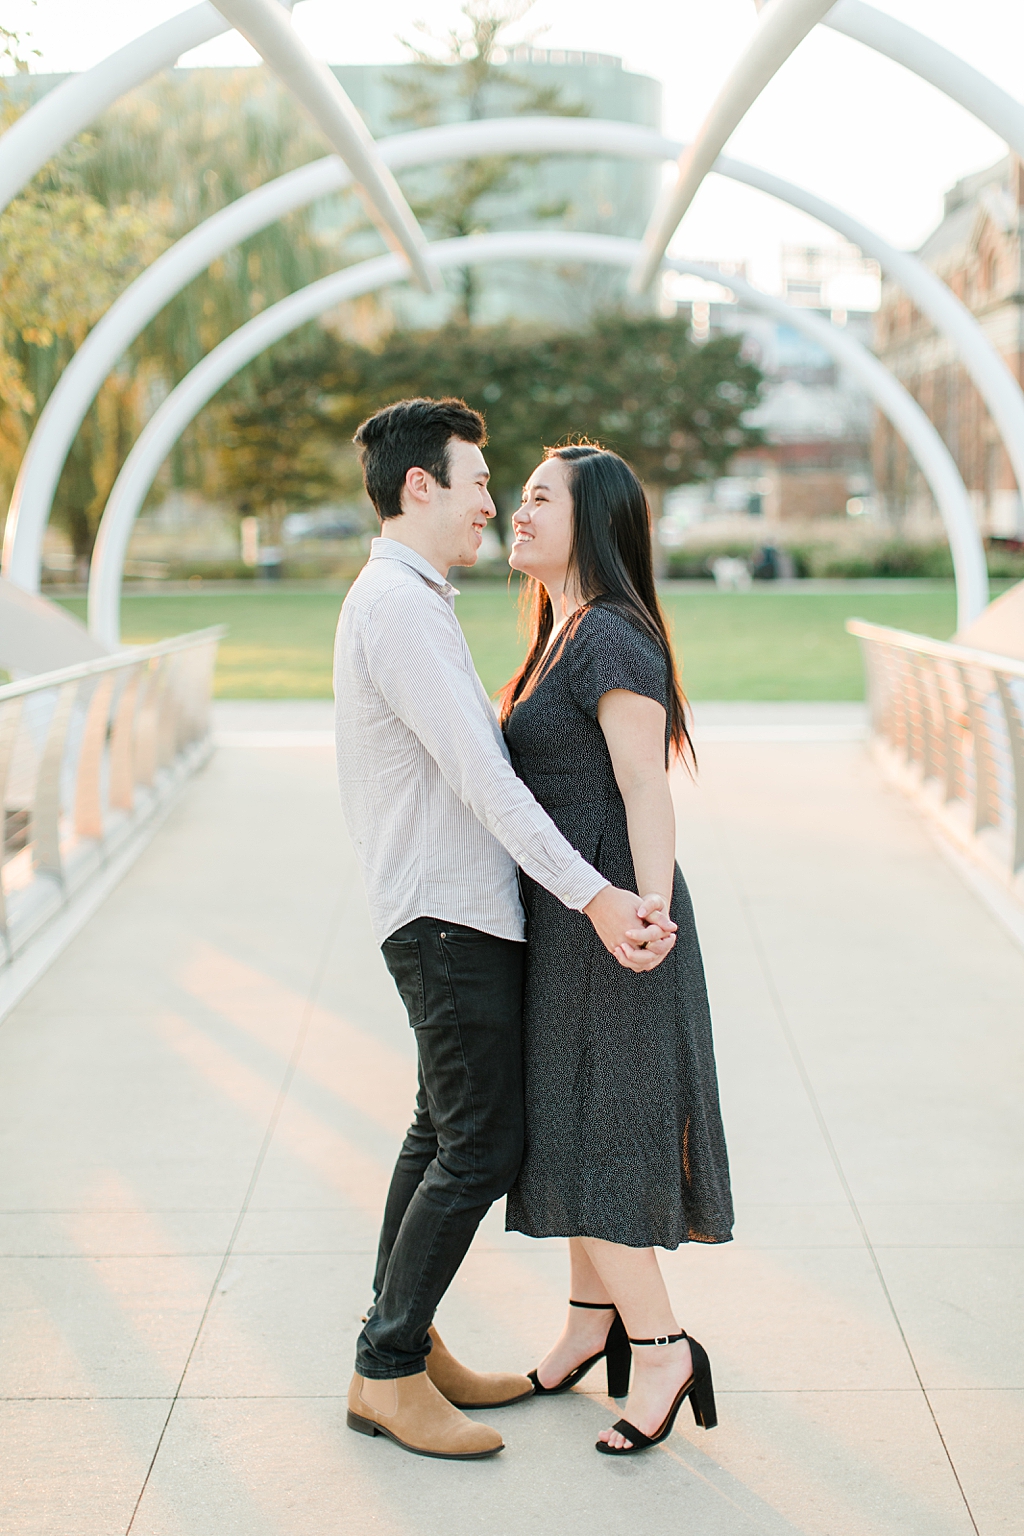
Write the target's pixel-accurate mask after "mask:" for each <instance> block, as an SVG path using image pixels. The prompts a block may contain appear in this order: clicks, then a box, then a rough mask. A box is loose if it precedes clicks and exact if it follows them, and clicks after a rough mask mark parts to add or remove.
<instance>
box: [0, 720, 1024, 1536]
mask: <svg viewBox="0 0 1024 1536" xmlns="http://www.w3.org/2000/svg"><path fill="white" fill-rule="evenodd" d="M706 719H707V720H708V721H710V726H709V729H708V732H707V735H708V738H709V739H707V740H706V741H705V744H704V746H703V749H702V754H701V755H702V775H701V785H700V787H699V788H694V787H693V786H691V785H689V784H688V783H686V782H685V781H683V780H680V782H679V785H678V806H679V846H680V858H681V862H682V864H683V867H684V869H685V871H686V873H687V876H688V878H689V880H690V882H691V885H692V888H693V892H694V897H695V902H696V907H697V914H698V920H699V923H700V928H701V933H702V938H703V943H704V946H705V953H706V959H707V964H708V971H709V977H710V984H711V991H712V1001H713V1006H714V1013H715V1021H716V1032H717V1042H718V1052H719V1063H720V1070H721V1078H722V1090H723V1103H724V1110H725V1116H726V1129H727V1133H728V1137H729V1144H730V1150H731V1155H732V1162H733V1173H734V1184H735V1192H736V1196H737V1208H738V1224H737V1238H736V1242H735V1243H734V1244H732V1245H730V1246H727V1247H722V1248H715V1249H707V1248H694V1249H692V1250H686V1249H683V1250H681V1251H680V1252H678V1253H677V1254H674V1255H670V1256H669V1257H668V1259H667V1270H668V1273H669V1275H670V1277H671V1285H672V1288H673V1291H674V1295H675V1297H676V1298H677V1301H678V1311H679V1316H680V1319H681V1321H682V1322H683V1323H684V1325H685V1326H686V1327H687V1328H689V1329H690V1330H691V1331H692V1332H693V1333H694V1334H695V1335H696V1336H697V1337H698V1338H700V1339H701V1340H702V1341H703V1342H704V1343H705V1345H706V1346H707V1348H708V1349H709V1352H710V1354H711V1358H712V1362H713V1364H714V1367H715V1371H716V1380H717V1386H718V1393H719V1410H720V1419H721V1426H720V1428H719V1429H717V1430H716V1431H714V1432H712V1433H710V1434H705V1433H704V1432H698V1431H696V1430H695V1428H694V1426H693V1423H692V1420H689V1419H688V1417H686V1416H684V1417H681V1418H680V1420H679V1425H678V1426H677V1430H676V1433H675V1434H674V1435H673V1436H672V1438H671V1440H670V1442H669V1443H668V1444H667V1445H666V1446H665V1447H664V1448H662V1449H660V1450H658V1451H656V1452H652V1453H651V1454H649V1455H648V1456H647V1457H646V1458H643V1459H641V1460H639V1461H631V1462H627V1463H616V1464H610V1463H608V1462H606V1461H604V1460H599V1458H598V1457H597V1456H596V1455H595V1454H594V1452H593V1451H592V1450H591V1448H590V1447H591V1441H592V1440H593V1437H594V1434H595V1432H596V1430H597V1429H598V1428H599V1427H600V1426H601V1425H602V1424H603V1423H605V1422H606V1421H607V1419H608V1417H609V1403H608V1401H607V1400H606V1399H604V1398H603V1397H602V1396H601V1390H602V1389H603V1386H604V1381H603V1372H602V1371H601V1370H596V1371H595V1372H594V1373H593V1378H594V1379H593V1380H591V1381H590V1382H589V1383H588V1385H589V1387H590V1390H589V1391H587V1392H580V1393H576V1394H574V1395H572V1396H571V1397H569V1398H568V1399H566V1398H562V1399H557V1400H554V1401H549V1402H539V1401H537V1402H531V1403H527V1404H524V1405H522V1406H520V1407H516V1408H512V1409H509V1410H506V1411H504V1412H502V1413H496V1414H495V1415H494V1416H493V1421H494V1422H495V1423H500V1425H501V1427H502V1430H503V1432H504V1434H505V1438H506V1441H507V1450H506V1451H505V1452H504V1454H503V1455H502V1456H500V1457H499V1458H497V1459H496V1460H494V1461H493V1462H484V1463H474V1464H471V1465H468V1466H461V1467H455V1466H452V1465H450V1464H445V1463H440V1462H431V1461H426V1460H421V1459H419V1458H414V1457H411V1456H408V1455H406V1454H404V1453H402V1452H401V1451H400V1450H399V1449H398V1448H396V1447H394V1446H392V1445H390V1444H388V1443H387V1442H385V1441H383V1440H367V1439H364V1438H362V1437H361V1436H356V1435H353V1434H351V1433H349V1432H348V1431H346V1429H345V1427H344V1393H345V1388H346V1385H347V1381H348V1377H349V1372H350V1368H351V1355H352V1342H353V1339H354V1336H355V1333H356V1331H357V1328H358V1319H359V1313H360V1310H361V1309H362V1307H363V1306H364V1305H365V1303H366V1300H367V1284H368V1280H369V1273H370V1265H371V1252H372V1249H373V1245H374V1237H375V1229H376V1224H377V1218H378V1213H379V1210H380V1205H381V1200H382V1196H383V1192H384V1188H385V1184H386V1180H387V1177H388V1172H389V1166H390V1163H391V1160H392V1157H393V1154H394V1151H395V1148H396V1145H397V1142H398V1139H399V1137H400V1135H401V1132H402V1130H403V1128H404V1124H405V1119H406V1116H407V1113H408V1109H409V1103H410V1098H411V1092H412V1084H413V1058H412V1050H411V1042H410V1038H409V1032H408V1029H407V1027H406V1025H405V1023H404V1021H403V1016H402V1013H401V1009H400V1007H399V1004H398V1000H397V997H396V996H395V994H394V991H393V988H392V986H391V983H390V980H389V978H388V976H387V974H386V972H385V971H384V967H383V964H382V962H381V960H380V957H379V955H378V954H377V952H376V951H375V950H374V948H373V945H372V943H371V940H370V936H369V932H368V928H367V923H366V917H365V912H364V906H363V899H362V893H361V889H360V885H359V881H358V876H357V874H356V872H355V870H354V868H353V862H352V857H351V855H350V852H349V850H348V845H347V842H346V841H345V838H344V834H343V831H342V828H341V823H340V816H339V810H338V805H337V794H336V789H335V785H334V779H333V766H332V760H331V753H330V750H329V748H328V747H327V746H326V745H325V744H324V741H323V737H322V736H321V734H320V732H321V730H322V727H323V725H324V721H323V720H322V718H321V712H320V711H319V710H318V707H317V706H307V707H305V708H304V709H303V710H300V711H299V712H298V713H297V714H295V715H294V716H290V715H289V714H288V711H287V710H285V711H283V712H282V711H281V710H277V711H275V710H274V709H273V708H270V709H267V710H265V711H263V712H261V711H260V709H259V708H258V707H256V706H252V707H247V708H246V709H244V710H242V711H241V713H239V712H237V711H236V712H235V714H234V716H233V717H232V718H229V719H228V720H227V726H228V730H229V733H230V734H228V736H227V737H226V740H227V741H228V742H229V743H230V745H225V746H223V747H222V749H221V750H220V752H219V753H218V755H217V757H216V758H215V760H214V761H213V762H212V764H211V765H210V766H209V768H208V769H207V770H206V771H205V772H204V774H203V775H202V776H201V778H200V779H199V780H198V781H197V782H196V783H195V784H194V785H193V786H192V787H191V789H190V790H189V792H188V794H187V796H186V797H185V799H184V801H183V802H182V803H181V804H180V805H179V807H178V808H177V809H176V811H175V812H174V813H173V815H172V817H171V818H170V820H169V821H168V822H167V823H166V824H165V826H164V827H163V829H162V830H161V831H160V833H159V834H158V835H157V838H156V840H155V841H154V843H153V844H152V845H151V846H150V847H149V849H148V850H147V851H146V852H145V853H144V855H143V856H142V858H141V859H140V860H139V862H138V864H137V865H136V866H135V867H134V869H133V870H132V871H131V873H130V874H129V876H128V877H127V878H126V879H125V881H124V882H123V884H122V885H121V886H120V887H119V889H118V890H117V891H116V892H115V893H114V895H113V896H112V897H111V898H110V899H109V900H108V901H107V903H106V905H105V906H104V907H103V908H102V909H101V911H100V912H99V913H98V914H97V916H96V917H95V918H94V919H93V920H92V921H91V923H90V924H89V925H88V927H87V928H86V929H85V930H84V931H83V932H82V934H81V935H80V936H79V937H78V939H77V940H76V941H75V942H74V943H73V945H72V946H71V947H70V948H69V949H68V950H67V951H66V952H65V953H64V955H63V956H62V957H61V958H60V959H59V961H58V962H57V963H56V964H55V965H54V967H53V968H52V969H51V971H50V972H49V973H48V974H47V975H46V976H45V977H44V979H43V980H42V981H41V982H40V983H39V984H38V985H37V987H36V988H35V990H34V991H33V992H32V993H31V994H30V996H29V997H28V998H26V1000H25V1001H24V1002H23V1003H22V1004H21V1005H20V1007H19V1008H18V1009H17V1011H16V1012H15V1013H14V1014H13V1015H12V1016H11V1017H10V1018H9V1019H8V1020H7V1022H6V1024H5V1025H4V1026H3V1028H2V1030H0V1127H2V1131H0V1137H2V1143H0V1145H2V1166H3V1173H2V1178H3V1188H4V1192H5V1193H4V1196H3V1201H2V1204H3V1207H4V1212H3V1215H2V1216H0V1238H2V1246H0V1252H2V1253H3V1255H5V1257H3V1258H2V1259H0V1266H2V1273H3V1284H2V1286H0V1308H2V1311H3V1320H2V1321H3V1330H2V1331H3V1337H4V1343H3V1350H2V1354H3V1360H2V1365H0V1373H2V1388H0V1395H2V1399H3V1400H2V1402H0V1445H2V1454H0V1464H2V1468H3V1470H2V1472H0V1478H2V1480H3V1482H4V1483H5V1484H6V1490H5V1500H4V1502H5V1504H6V1513H5V1515H4V1518H3V1521H2V1525H3V1530H4V1533H5V1536H22V1533H24V1536H112V1533H116V1532H124V1531H126V1530H127V1529H128V1527H129V1524H130V1523H131V1530H132V1533H133V1536H236V1533H237V1536H307V1533H308V1536H323V1533H324V1532H337V1533H342V1536H349V1533H352V1536H356V1533H359V1536H362V1533H365V1532H380V1533H382V1536H509V1533H519V1532H522V1533H527V1532H529V1533H530V1536H543V1533H545V1532H552V1533H554V1532H558V1533H564V1532H566V1531H572V1532H576V1531H580V1532H582V1531H585V1532H587V1533H588V1536H634V1533H635V1532H637V1531H638V1530H640V1531H645V1532H646V1531H658V1530H665V1531H676V1530H680V1529H686V1530H692V1531H700V1532H701V1533H703V1536H755V1533H756V1536H797V1533H800V1536H960V1533H963V1536H969V1533H970V1532H971V1531H972V1529H974V1530H977V1531H979V1532H981V1533H982V1536H996V1533H1010V1532H1011V1531H1016V1530H1019V1524H1018V1522H1019V1519H1020V1510H1021V1507H1022V1502H1024V1471H1022V1466H1021V1446H1022V1445H1024V1343H1022V1338H1021V1332H1020V1328H1019V1320H1020V1313H1021V1296H1020V1289H1021V1270H1022V1265H1021V1247H1022V1231H1024V1205H1022V1203H1021V1190H1020V1186H1019V1179H1018V1171H1019V1135H1020V1108H1019V1104H1020V1100H1019V1093H1018V1092H1017V1091H1016V1088H1015V1077H1016V1080H1017V1085H1019V1058H1020V1051H1021V1029H1020V1024H1021V1003H1020V1000H1021V998H1022V997H1024V953H1022V952H1021V950H1020V949H1019V948H1018V947H1017V946H1016V945H1015V944H1014V942H1013V941H1012V939H1011V938H1010V937H1009V935H1008V934H1007V933H1006V931H1005V930H1004V929H1003V928H1001V927H1000V926H999V924H998V923H997V921H996V920H995V919H994V918H993V917H992V916H991V915H990V913H989V911H988V910H987V909H986V908H985V907H983V906H982V905H981V904H980V902H979V900H978V898H977V897H976V896H975V895H974V893H973V892H972V891H971V890H969V889H968V888H967V887H966V886H964V885H963V884H961V882H960V880H959V878H958V876H957V875H956V874H955V873H954V872H953V871H952V870H951V869H950V867H949V866H948V865H947V864H946V863H945V862H944V860H943V859H942V858H941V856H940V855H939V854H938V852H937V851H936V850H935V848H934V846H933V845H932V843H931V842H930V841H929V837H928V835H927V833H926V831H925V829H924V828H923V826H922V824H921V822H920V821H919V820H918V819H917V817H916V816H915V814H914V813H913V812H912V811H911V810H910V809H909V807H908V806H907V805H906V804H905V803H904V801H903V800H902V799H901V798H900V797H899V796H898V795H897V794H896V793H894V792H892V791H890V790H888V789H886V788H885V787H883V786H882V785H881V783H880V782H879V781H878V779H877V777H876V775H875V772H874V770H873V768H872V767H871V765H870V763H869V762H868V760H867V758H866V756H865V753H864V750H863V747H862V746H861V745H860V744H859V743H857V742H856V741H852V740H850V739H849V737H850V736H851V735H853V734H855V732H854V731H851V730H850V728H849V718H848V716H844V715H843V712H842V711H841V710H839V711H836V710H832V711H831V712H830V711H828V710H825V711H824V712H818V713H817V714H815V712H814V710H813V708H812V709H808V708H807V707H805V708H804V710H803V712H802V713H801V712H800V711H797V712H796V714H794V713H793V712H792V711H790V712H789V713H788V714H787V712H786V711H785V709H782V710H780V711H775V712H774V713H773V712H772V711H771V710H769V711H763V712H762V713H761V715H760V716H759V717H758V719H759V722H760V723H759V724H758V725H757V729H753V728H752V727H751V728H749V729H748V727H749V726H750V719H749V712H748V713H747V714H744V713H743V709H742V707H740V709H739V712H738V713H737V712H735V711H734V712H732V713H729V712H727V711H726V712H723V711H722V710H721V709H719V711H718V712H717V713H715V712H714V711H711V710H709V711H708V712H707V715H706ZM773 720H774V721H776V722H778V721H779V720H782V721H783V724H785V725H786V729H785V730H779V731H775V730H774V729H773V726H772V721H773ZM794 721H797V722H798V724H799V721H804V722H805V725H806V727H807V728H806V729H801V728H796V727H794V723H793V722H794ZM815 722H817V723H815ZM755 723H757V722H755ZM281 726H294V727H295V728H296V729H295V730H293V731H291V733H289V732H288V731H284V732H282V733H280V734H275V733H277V732H278V728H279V727H281ZM260 732H265V734H259V733H260ZM773 734H775V735H780V734H781V735H783V736H785V735H788V736H789V737H790V738H792V737H794V736H795V737H797V738H800V737H801V736H803V737H817V738H818V739H811V740H808V739H803V740H801V739H795V740H794V739H790V740H785V741H779V740H772V739H770V738H771V737H772V735H773ZM751 736H753V737H755V738H759V739H755V740H750V739H749V738H750V737H751ZM744 737H746V738H748V739H744ZM766 737H767V738H769V739H765V738H766ZM844 737H845V738H846V739H843V738H844ZM730 738H731V739H730ZM273 741H278V742H280V743H282V745H279V746H277V747H274V746H272V745H269V743H271V742H273ZM609 1028H614V1020H609ZM563 1250H564V1245H563V1244H561V1243H557V1242H546V1243H535V1242H531V1241H529V1240H528V1239H524V1238H520V1237H515V1236H509V1237H507V1236H505V1234H504V1233H503V1232H502V1230H501V1224H500V1219H499V1216H498V1214H497V1213H492V1217H491V1218H489V1220H488V1222H487V1223H486V1226H485V1229H484V1230H483V1231H482V1232H481V1234H480V1236H479V1238H478V1240H477V1242H476V1244H475V1245H474V1248H473V1250H472V1252H471V1255H470V1257H469V1259H468V1261H467V1263H466V1264H465V1266H464V1268H463V1270H462V1272H461V1274H460V1275H459V1277H458V1280H457V1282H456V1284H455V1286H454V1287H453V1290H452V1292H451V1294H450V1296H449V1297H448V1298H447V1300H446V1301H445V1303H444V1306H443V1310H442V1313H441V1316H440V1318H439V1321H440V1323H441V1326H442V1329H443V1331H444V1333H445V1335H446V1337H447V1338H448V1340H449V1342H450V1343H451V1345H452V1346H453V1347H454V1348H455V1350H456V1351H457V1352H459V1353H460V1354H462V1355H463V1356H464V1357H465V1358H466V1359H467V1360H469V1361H470V1362H472V1363H474V1364H477V1365H480V1366H483V1367H487V1366H499V1365H501V1366H516V1367H520V1368H526V1367H528V1366H530V1365H531V1364H533V1363H534V1362H535V1360H536V1358H537V1356H538V1354H539V1352H540V1351H541V1350H542V1347H543V1345H544V1343H545V1341H546V1340H547V1339H548V1338H550V1336H551V1335H552V1333H553V1332H554V1331H555V1330H556V1329H557V1327H558V1325H559V1319H560V1315H561V1312H562V1307H563V1304H564V1297H565V1290H566V1263H565V1254H564V1251H563ZM482 1417H489V1416H488V1415H482ZM1014 1466H1015V1470H1014ZM133 1511H137V1512H136V1513H135V1514H134V1521H133ZM972 1517H973V1523H972ZM132 1522H133V1523H132Z"/></svg>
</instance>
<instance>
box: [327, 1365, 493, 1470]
mask: <svg viewBox="0 0 1024 1536" xmlns="http://www.w3.org/2000/svg"><path fill="white" fill-rule="evenodd" d="M347 1422H348V1427H349V1429H354V1430H356V1431H357V1432H358V1433H359V1434H361V1435H387V1437H388V1439H389V1440H393V1441H394V1442H395V1444H396V1445H400V1446H401V1447H402V1449H403V1450H406V1451H413V1452H414V1453H415V1454H416V1455H417V1456H437V1457H440V1458H442V1459H443V1460H446V1461H473V1460H476V1459H477V1458H478V1457H480V1456H493V1455H494V1453H495V1451H500V1450H503V1449H504V1445H505V1442H504V1441H503V1440H502V1438H501V1436H500V1435H499V1433H498V1431H497V1430H496V1429H491V1428H490V1426H489V1425H487V1424H475V1423H474V1422H473V1420H472V1419H467V1418H466V1415H465V1414H464V1413H460V1412H459V1410H458V1408H456V1407H455V1405H454V1404H453V1403H450V1402H449V1401H448V1399H447V1398H446V1397H442V1395H441V1393H440V1392H439V1391H438V1390H437V1388H436V1387H435V1386H434V1384H433V1382H432V1381H431V1380H430V1378H429V1376H428V1375H427V1373H426V1371H418V1372H417V1373H416V1375H415V1376H398V1377H396V1378H394V1379H390V1380H387V1381H374V1380H371V1379H370V1378H369V1377H366V1376H353V1377H352V1385H351V1386H350V1387H349V1389H348V1419H347Z"/></svg>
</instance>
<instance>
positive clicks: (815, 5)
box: [629, 0, 833, 293]
mask: <svg viewBox="0 0 1024 1536" xmlns="http://www.w3.org/2000/svg"><path fill="white" fill-rule="evenodd" d="M832 4H833V0H768V4H767V5H766V6H765V7H764V10H763V11H762V13H761V16H760V19H759V21H758V25H757V30H756V31H755V33H754V36H753V37H752V38H751V39H750V42H749V43H748V44H747V47H746V48H745V49H744V50H743V53H742V55H741V56H740V58H739V59H738V60H737V62H736V63H735V64H734V65H733V67H732V69H731V70H730V72H729V75H728V78H727V79H726V82H725V84H724V85H723V86H722V89H721V90H720V91H719V93H718V95H717V97H716V98H715V101H714V104H713V105H712V107H711V110H710V112H709V113H708V115H707V117H706V118H705V119H704V121H703V123H702V124H701V126H700V128H699V129H698V130H697V137H696V138H695V139H694V141H693V143H692V144H691V145H689V146H688V148H686V149H684V150H683V152H682V154H681V155H680V156H679V171H678V174H677V176H676V182H675V185H674V186H673V187H668V188H666V190H665V192H664V193H663V194H662V196H661V197H660V198H659V199H658V202H657V205H656V206H655V209H654V212H653V213H652V214H651V217H650V220H649V222H648V225H647V228H646V229H645V230H644V235H643V242H642V246H643V248H642V252H641V254H640V256H638V258H637V261H636V265H635V266H634V267H633V269H632V271H631V272H630V274H629V287H630V291H631V292H632V293H643V292H645V291H646V289H648V288H649V287H650V286H651V283H652V282H653V281H654V278H655V275H656V273H657V271H658V269H659V267H660V266H661V258H662V257H663V256H664V254H665V252H666V250H667V249H668V243H669V241H670V240H671V238H672V236H673V235H674V234H675V232H676V229H677V227H678V225H679V221H680V219H682V217H683V215H684V214H685V212H686V210H687V208H689V206H690V204H691V203H692V202H693V199H694V197H695V196H696V193H697V190H698V188H699V187H700V184H701V182H702V181H703V180H704V178H705V176H706V175H707V174H708V172H709V171H710V169H711V167H712V166H713V165H714V163H715V161H716V160H717V159H718V157H719V155H720V154H721V152H722V150H723V149H724V148H725V145H726V141H727V140H728V139H729V138H730V137H731V135H732V133H733V130H734V129H735V128H736V126H737V125H738V124H739V122H740V121H741V120H742V119H743V117H745V115H746V114H747V112H749V110H750V108H751V107H752V106H753V104H754V102H755V101H756V100H757V98H758V96H760V94H761V92H762V91H763V90H764V88H765V86H766V85H767V84H768V82H769V81H770V80H771V79H772V77H773V76H774V75H776V74H777V73H778V71H779V70H780V69H781V68H782V66H783V64H784V63H785V62H786V60H787V59H788V58H789V56H790V54H791V53H792V52H793V50H794V48H796V47H797V46H798V44H800V43H801V42H803V40H804V38H805V37H806V36H807V34H808V32H810V31H812V30H813V29H814V27H815V25H816V23H817V22H819V21H820V20H821V18H822V17H823V16H824V15H825V13H826V11H828V10H830V9H831V6H832Z"/></svg>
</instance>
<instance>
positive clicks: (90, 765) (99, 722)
mask: <svg viewBox="0 0 1024 1536" xmlns="http://www.w3.org/2000/svg"><path fill="white" fill-rule="evenodd" d="M116 681H117V674H116V673H114V672H107V673H105V674H104V675H103V676H101V677H99V678H97V680H96V686H95V687H94V688H93V691H92V698H91V699H90V700H89V709H88V712H87V714H86V717H85V726H84V728H83V730H82V740H81V743H80V745H79V749H78V774H77V776H76V782H75V831H76V832H77V833H78V836H79V837H93V838H97V839H99V838H102V836H103V800H102V778H103V775H102V767H103V749H104V747H105V746H106V744H107V725H108V723H109V720H110V701H111V698H112V696H113V692H114V684H115V682H116Z"/></svg>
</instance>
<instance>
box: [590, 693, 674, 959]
mask: <svg viewBox="0 0 1024 1536" xmlns="http://www.w3.org/2000/svg"><path fill="white" fill-rule="evenodd" d="M597 723H598V725H599V726H600V727H601V730H602V731H603V732H604V739H605V741H606V743H607V745H608V752H609V755H610V757H611V760H612V769H613V771H614V773H615V782H616V784H617V785H618V786H619V793H620V794H621V795H622V799H623V802H624V804H625V807H626V826H627V828H628V831H629V848H630V852H631V853H632V855H633V868H634V870H635V871H636V879H637V891H638V893H639V894H640V895H649V894H650V893H652V892H657V893H658V894H659V895H661V896H663V897H664V898H665V910H666V911H667V910H668V906H669V904H670V903H671V900H672V884H673V877H674V875H675V862H676V818H675V812H674V810H673V808H672V795H671V792H670V790H669V786H668V774H667V772H666V770H665V710H664V708H663V707H662V705H660V704H657V703H655V701H654V700H653V699H647V698H644V697H643V696H642V695H641V694H638V693H630V692H629V691H628V690H627V689H625V688H613V689H612V690H611V691H610V692H608V693H606V694H603V695H602V697H601V700H600V703H599V704H598V706H597ZM670 948H671V945H668V946H667V947H666V950H665V953H666V954H667V953H668V950H669V949H670Z"/></svg>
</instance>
